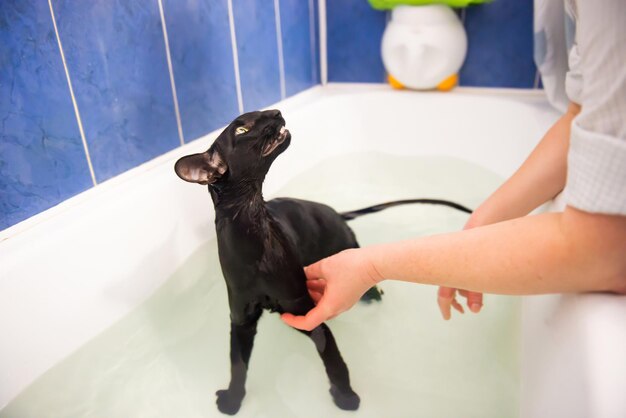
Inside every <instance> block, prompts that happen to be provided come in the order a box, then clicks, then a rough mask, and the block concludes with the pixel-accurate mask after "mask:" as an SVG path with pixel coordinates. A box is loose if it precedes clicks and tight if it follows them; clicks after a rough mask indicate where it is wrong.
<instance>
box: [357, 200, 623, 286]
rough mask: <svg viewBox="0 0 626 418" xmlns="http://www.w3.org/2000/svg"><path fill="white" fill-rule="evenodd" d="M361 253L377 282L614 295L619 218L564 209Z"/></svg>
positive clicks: (619, 270)
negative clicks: (366, 256)
mask: <svg viewBox="0 0 626 418" xmlns="http://www.w3.org/2000/svg"><path fill="white" fill-rule="evenodd" d="M589 219H591V220H589ZM366 251H367V252H368V257H369V259H370V261H371V262H372V264H373V267H374V269H375V270H376V271H377V272H378V274H379V276H380V277H381V278H384V279H396V280H402V281H411V282H418V283H424V284H435V285H443V286H449V287H454V288H461V289H467V290H472V291H480V292H489V293H499V294H540V293H553V292H579V291H603V290H610V291H620V289H623V287H624V286H625V283H626V281H624V279H625V278H626V263H625V262H624V261H623V259H624V254H626V217H611V216H604V215H591V214H585V213H584V212H580V211H576V210H574V209H571V208H568V209H567V210H566V212H565V213H548V214H541V215H534V216H529V217H525V218H519V219H514V220H511V221H505V222H500V223H497V224H493V225H489V226H484V227H479V228H474V229H470V230H466V231H462V232H456V233H451V234H443V235H436V236H430V237H424V238H419V239H415V240H410V241H403V242H398V243H391V244H383V245H378V246H373V247H368V248H367V249H366Z"/></svg>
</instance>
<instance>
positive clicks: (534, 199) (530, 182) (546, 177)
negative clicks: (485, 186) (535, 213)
mask: <svg viewBox="0 0 626 418" xmlns="http://www.w3.org/2000/svg"><path fill="white" fill-rule="evenodd" d="M579 112H580V106H579V105H578V104H575V103H570V105H569V107H568V109H567V112H565V114H563V116H561V117H560V118H559V119H558V120H557V121H556V123H555V124H554V125H552V127H551V128H550V129H549V130H548V131H547V132H546V134H545V135H544V137H543V138H542V139H541V141H540V142H539V144H537V146H536V147H535V149H534V150H533V152H532V153H531V154H530V155H529V156H528V158H527V159H526V161H524V163H523V164H522V165H521V166H520V168H519V169H518V170H517V171H516V172H515V173H514V174H513V175H512V176H511V177H510V178H509V179H508V180H507V181H506V182H504V183H503V184H502V185H501V186H500V187H499V188H498V189H497V190H496V191H495V192H494V193H493V194H492V195H491V196H489V198H487V199H486V200H485V201H484V202H483V203H482V204H481V205H480V206H479V207H478V208H476V210H475V211H474V213H473V214H472V216H470V218H469V220H468V221H467V223H466V224H465V228H464V229H471V228H475V227H477V226H484V225H490V224H493V223H496V222H500V221H505V220H509V219H514V218H517V217H520V216H525V215H527V214H528V213H530V212H531V211H532V210H534V209H535V208H537V207H538V206H540V205H542V204H543V203H545V202H547V201H548V200H550V199H552V198H554V197H555V196H556V195H557V194H558V193H560V192H561V191H562V190H563V188H564V187H565V179H566V175H567V151H568V147H569V137H570V127H571V125H572V120H573V119H574V117H576V115H578V113H579ZM457 291H458V292H459V293H460V294H461V296H463V297H465V298H466V299H467V307H468V308H469V309H470V311H471V312H474V313H478V312H480V310H481V308H482V305H483V295H482V293H480V292H472V291H468V290H465V289H457V288H454V287H447V286H441V287H440V288H439V291H438V292H437V303H438V304H439V309H440V310H441V314H442V315H443V318H444V319H446V320H447V319H450V317H451V308H454V309H456V310H457V311H459V312H461V313H463V307H462V305H461V304H460V303H459V302H457V300H456V293H457Z"/></svg>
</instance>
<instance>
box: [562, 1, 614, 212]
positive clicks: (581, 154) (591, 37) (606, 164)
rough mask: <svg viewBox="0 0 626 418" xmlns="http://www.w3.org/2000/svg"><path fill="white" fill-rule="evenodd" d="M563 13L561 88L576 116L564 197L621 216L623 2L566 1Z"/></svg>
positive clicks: (586, 207)
mask: <svg viewBox="0 0 626 418" xmlns="http://www.w3.org/2000/svg"><path fill="white" fill-rule="evenodd" d="M566 13H568V14H569V15H570V16H571V17H573V18H574V20H575V22H576V35H575V44H574V46H573V47H572V49H571V51H570V54H569V67H570V70H569V72H568V73H567V76H566V84H565V87H566V92H567V95H568V97H569V99H570V100H571V101H572V102H574V103H578V104H580V105H581V112H580V113H579V114H578V116H577V117H576V118H575V119H574V121H573V122H572V129H571V137H570V149H569V154H568V172H567V185H566V188H565V199H566V201H567V204H568V205H571V206H573V207H575V208H577V209H580V210H583V211H586V212H594V213H606V214H619V215H626V1H625V0H597V1H591V0H579V1H575V0H567V1H566Z"/></svg>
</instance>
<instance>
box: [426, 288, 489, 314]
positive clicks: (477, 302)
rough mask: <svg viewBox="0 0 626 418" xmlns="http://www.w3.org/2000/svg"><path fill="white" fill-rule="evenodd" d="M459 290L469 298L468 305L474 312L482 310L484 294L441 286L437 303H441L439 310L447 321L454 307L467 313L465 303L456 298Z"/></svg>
mask: <svg viewBox="0 0 626 418" xmlns="http://www.w3.org/2000/svg"><path fill="white" fill-rule="evenodd" d="M457 291H458V292H459V294H460V295H461V296H463V297H464V298H467V307H468V308H469V310H470V311H472V312H474V313H478V312H480V309H481V308H482V306H483V294H482V293H478V292H469V291H467V290H460V289H455V288H452V287H444V286H440V287H439V292H438V293H437V303H438V304H439V310H440V311H441V315H442V316H443V319H445V320H446V321H447V320H448V319H450V318H451V317H452V309H451V308H454V309H456V310H457V311H459V312H461V313H465V311H464V310H463V305H461V304H460V303H459V302H458V301H457V300H456V292H457Z"/></svg>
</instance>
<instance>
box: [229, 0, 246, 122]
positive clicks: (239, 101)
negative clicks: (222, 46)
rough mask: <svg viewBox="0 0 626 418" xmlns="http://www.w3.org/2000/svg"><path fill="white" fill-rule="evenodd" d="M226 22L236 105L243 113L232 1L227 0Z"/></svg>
mask: <svg viewBox="0 0 626 418" xmlns="http://www.w3.org/2000/svg"><path fill="white" fill-rule="evenodd" d="M228 23H229V26H230V43H231V48H232V50H233V66H234V67H235V87H236V90H237V105H238V106H239V113H243V94H242V92H241V76H240V74H239V54H238V53H237V34H236V33H235V17H234V14H233V2H232V0H228Z"/></svg>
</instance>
